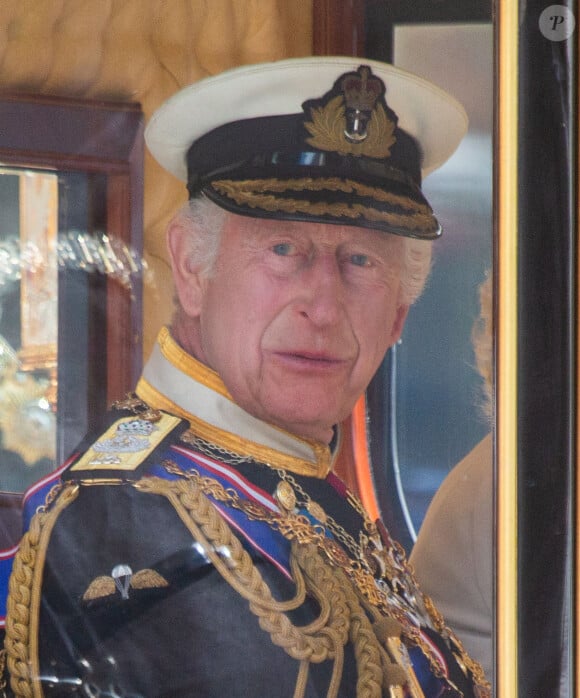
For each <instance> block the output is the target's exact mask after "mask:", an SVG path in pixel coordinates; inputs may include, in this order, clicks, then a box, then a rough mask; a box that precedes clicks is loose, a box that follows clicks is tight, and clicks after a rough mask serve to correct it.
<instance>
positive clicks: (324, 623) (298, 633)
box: [5, 477, 406, 698]
mask: <svg viewBox="0 0 580 698" xmlns="http://www.w3.org/2000/svg"><path fill="white" fill-rule="evenodd" d="M133 486H134V487H136V488H137V489H139V490H140V491H142V492H147V493H150V494H157V495H161V496H164V497H166V498H167V499H168V500H169V502H170V503H171V504H172V505H173V507H174V509H175V511H176V513H177V515H178V516H179V517H180V519H181V520H182V521H183V523H184V524H185V525H186V527H187V528H188V530H189V531H190V532H191V534H192V536H193V537H194V538H195V540H196V541H198V542H199V543H200V544H201V545H202V546H203V548H204V552H205V554H206V555H207V556H208V558H209V559H210V561H211V562H212V564H213V565H214V567H215V568H216V570H217V571H218V572H219V574H220V575H221V576H222V577H223V578H224V580H225V581H226V582H227V583H228V584H230V586H232V588H233V589H234V590H235V591H236V592H237V593H238V594H240V595H241V596H242V597H243V598H245V599H246V600H247V601H248V604H249V608H250V610H251V611H252V613H254V614H255V615H256V616H257V618H258V621H259V624H260V627H261V628H262V629H263V630H264V631H265V632H268V633H269V634H270V637H271V639H272V642H273V643H274V644H276V645H277V646H279V647H281V648H282V649H283V650H284V651H285V652H286V653H287V654H288V655H289V656H290V657H292V658H293V659H296V660H297V661H298V662H299V668H298V673H297V680H296V686H295V691H294V698H303V696H304V694H305V690H306V686H307V682H308V674H309V665H310V664H311V663H321V662H323V661H326V660H332V661H333V669H332V676H331V680H330V684H329V688H328V692H327V698H336V696H337V695H338V691H339V687H340V682H341V678H342V671H343V665H344V646H345V645H346V643H347V641H348V640H349V639H350V641H351V642H352V644H353V647H354V653H355V658H356V663H357V669H358V683H357V693H356V695H357V698H379V697H380V696H382V689H383V686H384V687H385V688H387V689H389V690H390V691H391V694H392V695H399V694H398V693H393V690H398V689H400V686H402V685H403V684H404V683H405V681H406V673H405V671H404V670H403V669H402V667H401V666H399V665H398V664H397V660H396V658H393V657H391V656H390V654H389V653H388V650H387V649H386V648H385V646H382V645H381V642H379V639H377V635H379V638H380V639H381V640H382V642H383V645H386V640H385V638H384V637H381V636H380V634H377V633H375V632H374V630H373V626H372V625H371V622H370V620H369V615H370V616H371V618H372V617H373V615H374V613H375V612H374V610H371V609H370V608H369V607H368V604H367V603H366V602H365V600H364V599H363V598H361V597H360V595H359V594H358V593H357V592H356V591H355V589H354V587H353V585H352V583H351V582H350V581H349V580H348V578H347V576H346V574H345V573H344V572H343V570H341V569H340V568H336V567H333V566H332V565H330V564H329V563H328V562H327V561H326V560H324V559H323V557H322V556H321V554H320V551H319V550H318V548H317V546H316V544H315V543H312V542H305V543H300V542H297V541H293V542H292V544H291V556H290V564H291V573H292V577H293V580H294V582H295V585H296V592H295V594H294V597H293V598H291V599H288V600H285V601H278V600H276V599H275V598H274V597H273V596H272V593H271V591H270V588H269V587H268V585H267V584H266V582H265V581H264V579H263V578H262V576H261V574H260V572H259V571H258V569H257V568H256V566H255V565H254V564H253V562H252V560H251V557H250V555H249V554H248V553H247V552H246V550H245V549H244V547H243V546H242V544H241V543H240V541H239V539H238V538H237V536H236V535H235V534H234V532H233V531H232V529H231V528H230V526H229V525H228V524H227V522H226V521H225V520H224V519H223V518H222V516H221V515H220V514H219V512H218V510H217V509H216V508H215V506H214V505H213V504H212V502H211V501H210V500H209V499H208V497H207V496H206V495H205V494H203V492H202V491H201V489H200V488H199V487H196V486H195V484H194V483H192V482H191V481H190V480H174V481H168V480H165V479H161V478H154V477H152V478H146V479H142V480H140V481H138V482H136V483H133ZM78 489H79V487H78V485H66V486H65V487H64V488H63V490H62V491H61V492H60V495H59V496H58V497H57V498H56V500H55V501H54V502H53V503H51V504H50V505H49V507H47V508H45V507H42V508H41V509H39V511H38V512H37V513H36V515H35V516H34V517H33V519H32V521H31V525H30V528H29V530H28V532H27V533H26V534H25V535H24V536H23V538H22V541H21V544H20V549H19V551H18V554H17V555H16V558H15V561H14V567H13V572H12V576H11V578H10V586H9V597H8V612H7V618H6V640H5V648H6V654H7V666H8V669H9V673H10V681H11V687H12V691H13V692H14V695H15V696H17V697H18V698H38V697H39V696H41V695H42V692H41V688H40V684H39V683H38V670H39V667H38V644H37V630H38V628H36V624H37V622H38V616H39V612H40V597H41V582H42V573H43V567H44V555H45V553H46V549H47V546H48V541H49V538H50V535H51V533H52V530H53V528H54V525H55V523H56V521H57V519H58V517H59V515H60V513H61V512H62V511H63V509H65V508H66V507H67V506H68V505H69V504H70V503H71V502H72V501H74V499H75V498H76V496H77V494H78ZM224 549H227V551H228V554H227V555H223V554H220V551H221V550H224ZM307 592H308V593H309V594H310V595H311V596H312V597H314V598H315V599H316V600H317V602H318V604H319V608H320V612H319V616H318V617H317V618H316V619H315V620H314V621H313V622H312V623H310V624H309V625H306V626H295V625H294V624H293V623H292V622H291V621H290V619H289V618H288V616H287V615H286V612H287V611H290V610H293V609H296V608H298V607H299V606H300V605H301V604H302V603H303V602H304V600H305V598H306V593H307ZM365 609H366V610H365ZM392 623H393V624H394V626H396V627H395V629H394V634H398V632H399V631H400V628H399V627H398V625H397V623H396V621H392ZM389 633H390V634H393V629H392V628H391V629H390V630H389ZM389 633H387V634H389Z"/></svg>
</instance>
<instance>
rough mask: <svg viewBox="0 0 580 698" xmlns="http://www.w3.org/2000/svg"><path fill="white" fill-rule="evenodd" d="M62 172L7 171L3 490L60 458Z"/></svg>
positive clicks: (2, 181)
mask: <svg viewBox="0 0 580 698" xmlns="http://www.w3.org/2000/svg"><path fill="white" fill-rule="evenodd" d="M57 231H58V177H57V175H56V174H53V173H50V172H32V171H28V170H17V169H2V170H0V438H1V441H0V446H1V448H0V489H1V490H4V491H6V490H7V491H21V490H22V489H23V487H24V486H25V485H27V484H29V483H30V482H32V481H33V480H34V479H36V478H37V477H38V476H39V475H41V474H43V473H44V472H47V471H48V470H50V469H51V468H52V465H53V463H54V459H55V455H56V416H55V410H56V390H57V335H58V261H57Z"/></svg>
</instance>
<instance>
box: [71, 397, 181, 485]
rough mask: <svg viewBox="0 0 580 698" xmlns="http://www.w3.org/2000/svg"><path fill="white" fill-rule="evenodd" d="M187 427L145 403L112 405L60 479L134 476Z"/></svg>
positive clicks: (174, 440)
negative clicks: (98, 429)
mask: <svg viewBox="0 0 580 698" xmlns="http://www.w3.org/2000/svg"><path fill="white" fill-rule="evenodd" d="M125 403H126V401H125ZM125 403H124V404H125ZM141 404H142V405H143V403H141ZM187 428H189V422H187V420H185V419H181V418H180V417H176V416H175V415H172V414H169V413H168V412H163V411H162V410H155V409H151V408H149V407H147V406H146V405H143V409H132V410H130V409H127V408H126V407H124V408H121V409H119V408H113V409H112V410H111V411H110V412H109V413H108V415H107V419H106V426H105V428H104V430H103V431H101V433H100V435H99V436H97V437H95V436H94V434H93V436H92V437H89V438H88V439H85V440H84V443H83V447H82V448H81V449H80V450H79V455H78V456H77V457H76V458H74V459H73V460H72V461H71V463H70V465H69V466H68V468H66V470H65V471H64V472H63V474H62V479H63V480H65V481H71V480H83V481H91V480H92V481H97V480H99V481H103V480H104V481H111V480H138V479H139V478H141V477H142V475H143V474H144V472H145V471H146V470H147V468H148V466H149V465H150V464H151V463H152V462H154V461H155V459H156V457H157V455H158V454H159V453H160V452H161V451H163V450H165V449H166V448H167V447H168V446H169V445H170V444H172V443H174V442H176V441H177V440H178V439H179V437H180V436H181V434H182V433H183V432H184V431H185V430H186V429H187Z"/></svg>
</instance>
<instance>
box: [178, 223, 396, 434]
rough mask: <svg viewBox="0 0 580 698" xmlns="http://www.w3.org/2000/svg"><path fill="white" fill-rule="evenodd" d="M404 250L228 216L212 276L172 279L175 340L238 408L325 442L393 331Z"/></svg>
mask: <svg viewBox="0 0 580 698" xmlns="http://www.w3.org/2000/svg"><path fill="white" fill-rule="evenodd" d="M170 246H171V242H170ZM173 247H174V248H176V245H173ZM403 249H404V241H403V240H402V239H401V238H397V237H395V236H391V235H385V234H384V233H379V232H376V231H372V230H363V229H359V228H354V227H350V226H336V225H327V224H316V223H300V222H286V221H278V220H272V221H271V220H260V219H254V218H246V217H243V216H235V215H231V214H228V216H227V219H226V223H225V227H224V230H223V234H222V241H221V245H220V249H219V253H218V258H217V261H216V266H215V270H214V273H213V275H212V276H211V277H210V278H203V277H199V276H198V277H196V278H194V277H193V276H190V277H188V275H187V274H180V273H179V271H177V272H176V284H177V290H178V293H179V295H180V298H181V302H182V305H183V307H184V310H185V312H186V313H187V315H188V317H189V318H190V319H191V320H192V322H191V323H188V327H189V329H188V330H187V332H186V335H187V336H185V337H184V336H182V335H181V336H180V337H179V340H180V341H181V343H182V344H183V345H184V348H185V349H186V350H188V351H190V352H191V353H192V354H193V355H195V356H196V357H197V358H198V359H200V360H201V361H202V362H204V363H205V364H206V365H208V366H210V367H211V368H212V369H214V370H215V371H217V372H218V373H219V374H220V376H221V377H222V379H223V381H224V383H225V385H226V387H227V389H228V390H229V392H230V393H231V395H232V396H233V398H234V400H235V401H236V402H237V403H238V404H239V405H241V406H242V407H243V408H244V409H246V410H247V411H248V412H250V413H251V414H253V415H255V416H256V417H259V418H261V419H263V420H266V421H268V422H270V423H273V424H276V425H278V426H281V427H283V428H285V429H287V430H289V431H291V432H293V433H295V434H298V435H300V436H303V437H306V438H314V439H318V440H323V441H328V440H329V438H330V437H331V434H332V430H331V428H332V425H333V424H336V423H337V422H338V421H340V420H342V419H344V418H345V417H346V416H347V415H348V414H349V413H350V411H351V409H352V407H353V405H354V403H355V401H356V400H357V398H358V397H359V396H360V394H361V393H362V392H363V391H364V389H365V388H366V386H367V384H368V383H369V381H370V379H371V378H372V376H373V374H374V372H375V371H376V369H377V367H378V366H379V364H380V362H381V360H382V358H383V356H384V354H385V351H386V350H387V348H388V347H389V346H390V345H391V344H393V343H394V342H395V341H396V340H397V339H398V337H399V336H400V333H401V330H402V327H403V324H404V320H405V317H406V314H407V310H408V307H407V306H405V305H402V304H400V303H399V300H398V298H399V287H400V277H401V267H402V256H403ZM177 254H179V253H177ZM173 256H174V262H175V256H176V252H175V249H174V251H173ZM174 265H175V264H174Z"/></svg>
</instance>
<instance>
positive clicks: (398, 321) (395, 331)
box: [391, 305, 409, 346]
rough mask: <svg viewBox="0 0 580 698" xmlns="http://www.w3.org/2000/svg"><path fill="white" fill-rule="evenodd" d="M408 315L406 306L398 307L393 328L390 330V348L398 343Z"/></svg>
mask: <svg viewBox="0 0 580 698" xmlns="http://www.w3.org/2000/svg"><path fill="white" fill-rule="evenodd" d="M408 313H409V306H408V305H399V306H398V307H397V311H396V314H395V319H394V321H393V326H392V328H391V346H392V345H393V344H395V342H398V341H399V339H400V338H401V334H402V333H403V328H404V327H405V320H406V319H407V314H408Z"/></svg>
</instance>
